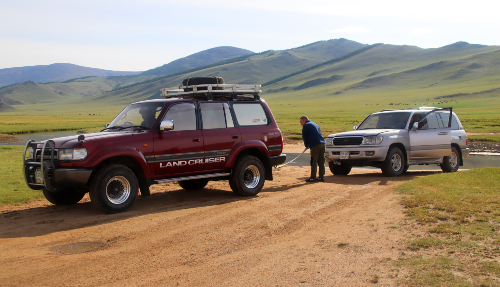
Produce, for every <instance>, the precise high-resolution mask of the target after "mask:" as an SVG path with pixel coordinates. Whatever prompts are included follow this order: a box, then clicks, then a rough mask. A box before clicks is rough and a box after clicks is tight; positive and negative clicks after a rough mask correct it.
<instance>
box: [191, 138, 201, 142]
mask: <svg viewBox="0 0 500 287" xmlns="http://www.w3.org/2000/svg"><path fill="white" fill-rule="evenodd" d="M193 141H194V142H200V141H201V139H199V138H197V139H193Z"/></svg>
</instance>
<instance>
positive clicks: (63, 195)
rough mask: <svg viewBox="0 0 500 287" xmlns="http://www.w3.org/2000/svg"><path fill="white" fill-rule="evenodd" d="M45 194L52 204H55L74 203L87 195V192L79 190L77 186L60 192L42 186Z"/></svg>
mask: <svg viewBox="0 0 500 287" xmlns="http://www.w3.org/2000/svg"><path fill="white" fill-rule="evenodd" d="M42 192H43V195H44V196H45V198H46V199H47V200H48V201H49V202H50V203H52V204H55V205H72V204H75V203H77V202H79V201H80V200H82V198H83V197H84V196H85V192H82V191H79V190H77V189H75V188H67V189H64V190H61V191H58V192H51V191H49V190H48V189H46V188H45V187H44V188H42Z"/></svg>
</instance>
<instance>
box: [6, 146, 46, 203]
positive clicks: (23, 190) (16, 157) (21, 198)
mask: <svg viewBox="0 0 500 287" xmlns="http://www.w3.org/2000/svg"><path fill="white" fill-rule="evenodd" d="M23 150H24V147H23V146H18V145H0V158H1V159H2V164H1V165H0V206H1V205H4V204H12V203H23V202H28V201H31V200H36V199H41V198H43V194H42V192H41V191H35V190H32V189H30V188H28V186H27V185H26V182H25V181H24V178H23V171H22V165H23V162H22V158H23Z"/></svg>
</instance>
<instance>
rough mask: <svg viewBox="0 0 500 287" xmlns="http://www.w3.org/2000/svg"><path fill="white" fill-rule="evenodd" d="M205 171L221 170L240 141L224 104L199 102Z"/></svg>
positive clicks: (236, 129)
mask: <svg viewBox="0 0 500 287" xmlns="http://www.w3.org/2000/svg"><path fill="white" fill-rule="evenodd" d="M200 113H201V120H202V134H203V139H204V151H205V160H204V163H205V166H204V168H205V170H223V169H224V168H225V166H226V162H227V159H228V157H229V154H230V153H231V149H232V148H233V146H234V145H235V144H236V143H238V142H240V141H241V136H240V132H239V130H238V128H236V127H234V122H233V118H232V114H231V112H230V109H229V105H228V104H227V103H226V102H201V103H200Z"/></svg>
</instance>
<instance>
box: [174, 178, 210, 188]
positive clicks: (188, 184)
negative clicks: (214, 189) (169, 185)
mask: <svg viewBox="0 0 500 287" xmlns="http://www.w3.org/2000/svg"><path fill="white" fill-rule="evenodd" d="M178 184H179V185H180V187H182V188H184V189H185V190H196V189H202V188H204V187H205V186H207V184H208V179H192V180H184V181H179V182H178Z"/></svg>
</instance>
